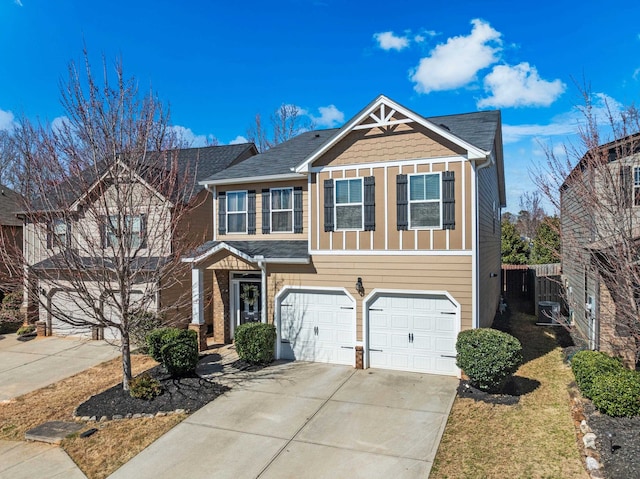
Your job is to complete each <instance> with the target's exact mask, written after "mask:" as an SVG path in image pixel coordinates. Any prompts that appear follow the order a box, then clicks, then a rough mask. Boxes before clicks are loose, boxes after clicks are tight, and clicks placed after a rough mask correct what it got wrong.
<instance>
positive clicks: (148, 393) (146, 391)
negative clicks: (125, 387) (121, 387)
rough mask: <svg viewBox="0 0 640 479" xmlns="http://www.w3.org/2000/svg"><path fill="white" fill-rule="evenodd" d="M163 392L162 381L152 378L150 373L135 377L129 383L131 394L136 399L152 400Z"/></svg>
mask: <svg viewBox="0 0 640 479" xmlns="http://www.w3.org/2000/svg"><path fill="white" fill-rule="evenodd" d="M160 393H162V386H161V385H160V381H158V380H157V379H155V378H152V377H151V376H150V375H149V374H148V373H144V374H141V375H140V376H138V377H137V378H133V379H132V380H131V382H130V383H129V394H131V397H134V398H136V399H146V400H151V399H153V398H154V397H156V396H159V395H160Z"/></svg>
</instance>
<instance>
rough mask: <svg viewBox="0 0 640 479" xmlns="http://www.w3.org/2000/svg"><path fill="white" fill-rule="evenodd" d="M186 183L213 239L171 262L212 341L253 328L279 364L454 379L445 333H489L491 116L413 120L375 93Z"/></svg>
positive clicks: (495, 284)
mask: <svg viewBox="0 0 640 479" xmlns="http://www.w3.org/2000/svg"><path fill="white" fill-rule="evenodd" d="M202 184H203V185H206V186H207V188H209V189H211V190H212V191H213V192H214V195H215V198H216V201H215V205H214V208H215V210H214V221H215V227H214V237H213V239H212V240H211V241H209V242H207V243H205V244H203V245H202V246H201V247H200V248H199V249H198V250H197V251H196V252H195V253H194V254H193V255H191V256H190V257H188V258H185V259H184V261H185V262H188V263H191V265H192V282H193V288H192V289H193V320H192V321H193V323H194V324H195V325H199V327H200V329H201V331H202V332H203V333H204V331H205V330H207V329H209V330H210V329H211V328H212V329H213V337H214V339H215V340H216V342H219V343H229V342H231V341H232V339H233V336H234V330H235V328H237V327H238V325H240V324H242V323H245V322H248V321H262V322H268V323H274V324H275V326H276V329H277V351H276V352H277V356H278V357H279V358H289V359H300V360H308V361H320V362H328V363H336V364H347V365H353V366H356V367H365V368H366V367H377V368H387V369H399V370H406V371H420V372H427V373H436V374H446V375H457V374H459V370H458V369H457V368H456V365H455V354H456V352H455V341H456V337H457V334H458V332H459V331H461V330H466V329H470V328H478V327H488V326H490V325H491V324H492V321H493V318H494V315H495V312H496V309H497V307H498V303H499V297H500V208H501V207H504V206H505V185H504V171H503V156H502V133H501V119H500V112H499V111H488V112H476V113H467V114H461V115H450V116H439V117H431V118H428V117H423V116H421V115H418V114H416V113H414V112H412V111H410V110H408V109H407V108H405V107H403V106H401V105H399V104H397V103H395V102H394V101H392V100H390V99H389V98H387V97H385V96H379V97H378V98H376V99H375V100H374V101H372V102H371V103H370V104H369V105H367V106H366V107H365V108H364V109H363V110H362V111H361V112H360V113H358V114H357V115H356V116H355V117H353V118H352V119H351V120H350V121H348V122H347V123H346V124H345V125H344V126H343V127H342V128H339V129H332V130H319V131H309V132H306V133H303V134H301V135H299V136H297V137H295V138H293V139H291V140H289V141H287V142H285V143H282V144H280V145H277V146H275V147H273V148H271V149H270V150H268V151H266V152H264V153H262V154H259V155H256V156H253V157H251V158H249V159H247V160H246V161H244V162H242V163H240V164H237V165H233V166H230V167H229V168H226V169H225V170H223V171H221V172H219V173H216V174H214V175H212V176H210V177H209V178H207V179H206V180H204V181H203V182H202ZM210 298H212V302H213V311H212V314H211V312H209V311H207V310H206V309H205V308H204V305H206V304H208V302H209V299H210Z"/></svg>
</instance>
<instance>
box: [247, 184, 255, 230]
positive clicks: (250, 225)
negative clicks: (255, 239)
mask: <svg viewBox="0 0 640 479" xmlns="http://www.w3.org/2000/svg"><path fill="white" fill-rule="evenodd" d="M247 233H249V234H250V235H254V234H256V190H249V192H248V193H247Z"/></svg>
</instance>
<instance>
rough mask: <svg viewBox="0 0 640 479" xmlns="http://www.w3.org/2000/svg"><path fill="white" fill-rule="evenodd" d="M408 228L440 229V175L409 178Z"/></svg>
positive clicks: (411, 176) (412, 176) (431, 174)
mask: <svg viewBox="0 0 640 479" xmlns="http://www.w3.org/2000/svg"><path fill="white" fill-rule="evenodd" d="M409 228H411V229H421V228H425V229H429V228H442V203H441V193H440V173H430V174H425V175H410V176H409Z"/></svg>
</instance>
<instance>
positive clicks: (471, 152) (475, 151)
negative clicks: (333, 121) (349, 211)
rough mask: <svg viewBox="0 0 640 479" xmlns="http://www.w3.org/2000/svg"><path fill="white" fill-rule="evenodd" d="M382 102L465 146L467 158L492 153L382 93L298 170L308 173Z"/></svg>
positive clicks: (373, 126)
mask: <svg viewBox="0 0 640 479" xmlns="http://www.w3.org/2000/svg"><path fill="white" fill-rule="evenodd" d="M382 104H384V105H386V106H388V107H391V108H393V109H394V110H396V111H397V112H399V113H401V114H402V115H404V116H406V117H407V118H410V119H411V120H413V121H414V122H416V123H418V124H420V125H422V126H424V127H425V128H428V129H429V130H431V131H433V132H434V133H436V134H437V135H439V136H441V137H443V138H445V139H447V140H449V141H451V142H452V143H454V144H455V145H458V146H460V147H461V148H464V149H465V150H466V151H467V158H468V159H469V160H484V159H486V157H487V156H488V155H489V154H490V152H489V151H484V150H481V149H480V148H478V147H476V146H473V145H472V144H471V143H468V142H466V141H464V140H463V139H461V138H459V137H458V136H456V135H454V134H453V133H451V132H450V131H448V130H447V129H445V128H442V127H440V126H438V125H436V124H435V123H432V122H430V121H429V120H427V119H425V118H423V117H422V116H420V115H418V114H416V113H414V112H412V111H410V110H407V109H406V108H404V107H403V106H402V105H399V104H398V103H396V102H394V101H393V100H391V99H389V98H387V97H386V96H384V95H380V96H379V97H378V98H377V99H376V100H375V101H374V102H373V103H372V104H371V106H370V107H369V108H367V109H366V110H364V111H363V112H362V113H360V114H359V115H358V116H356V117H354V118H353V119H352V120H351V121H349V123H347V124H346V125H344V126H343V127H342V130H341V131H340V133H338V134H337V135H336V136H334V137H333V138H332V139H331V140H330V141H329V142H328V143H325V144H324V145H323V146H322V147H321V148H320V149H319V150H316V151H315V152H314V153H313V154H312V155H311V156H310V157H309V158H307V159H306V160H305V161H304V163H302V164H301V165H300V166H298V167H297V168H296V171H297V172H299V173H307V172H308V171H309V166H310V165H311V164H312V163H313V162H314V161H315V160H317V159H318V158H319V157H320V156H322V155H323V154H324V153H326V152H327V151H328V150H329V149H330V148H331V147H333V146H334V145H335V144H336V143H338V142H339V141H340V140H342V139H343V138H344V137H345V136H347V135H348V134H349V133H350V132H351V131H353V130H354V127H355V126H356V125H357V124H358V123H360V122H361V121H362V120H364V119H365V118H367V117H368V116H369V115H370V114H371V113H373V112H374V111H375V110H376V109H377V108H379V107H380V105H382ZM375 127H376V126H375V125H372V126H371V128H375Z"/></svg>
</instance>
